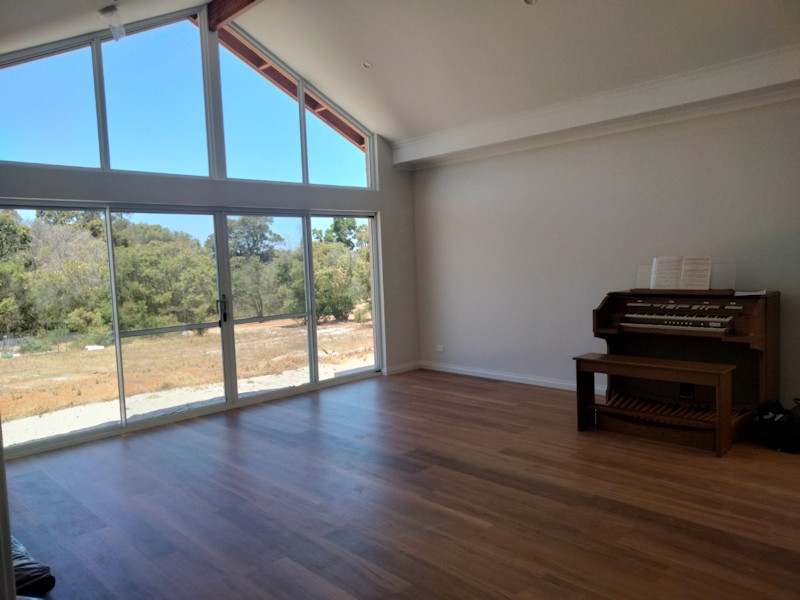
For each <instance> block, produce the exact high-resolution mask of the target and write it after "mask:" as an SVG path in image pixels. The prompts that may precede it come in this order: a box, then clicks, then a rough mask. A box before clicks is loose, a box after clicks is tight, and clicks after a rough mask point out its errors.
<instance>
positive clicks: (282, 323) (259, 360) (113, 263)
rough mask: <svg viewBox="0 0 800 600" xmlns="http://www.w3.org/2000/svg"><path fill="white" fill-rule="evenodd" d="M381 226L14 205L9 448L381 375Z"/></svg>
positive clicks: (7, 335) (0, 291)
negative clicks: (375, 247) (377, 313)
mask: <svg viewBox="0 0 800 600" xmlns="http://www.w3.org/2000/svg"><path fill="white" fill-rule="evenodd" d="M109 217H110V218H109ZM373 226H374V220H373V219H372V218H371V217H364V216H344V215H343V216H313V215H312V216H308V215H306V216H303V215H295V216H290V215H270V214H266V213H257V212H253V213H250V214H235V213H234V214H228V213H226V212H223V211H214V212H208V213H205V214H203V213H199V212H198V213H194V212H137V211H135V210H131V211H128V210H118V209H110V208H106V207H94V208H91V209H69V208H66V207H64V208H57V209H55V208H52V207H50V208H40V209H38V210H37V209H36V208H33V207H30V208H28V207H25V208H19V209H3V210H2V212H0V232H2V236H0V283H2V286H0V327H2V340H0V342H1V343H0V350H1V351H2V358H0V411H2V415H3V431H4V443H5V444H6V445H17V444H24V443H28V442H33V441H37V440H44V439H48V438H52V437H54V436H59V435H64V434H76V433H77V434H79V435H82V434H83V433H86V432H90V431H92V430H95V429H97V428H99V427H116V428H119V427H121V426H122V427H124V426H126V424H127V423H130V422H134V421H137V420H141V419H145V418H153V417H164V416H166V415H169V414H171V413H175V412H178V411H187V410H192V409H198V408H200V407H204V406H208V405H211V404H216V403H223V402H226V401H228V402H230V403H235V402H236V401H237V399H244V398H253V397H255V396H257V395H259V394H264V393H267V392H274V391H275V390H280V389H282V388H288V387H293V386H301V385H307V384H310V383H311V384H313V383H315V382H317V381H322V380H325V379H330V378H332V377H335V376H341V375H347V374H353V373H354V372H360V371H375V370H376V369H377V367H378V362H377V360H376V354H375V348H376V343H375V339H376V338H375V326H374V316H373V315H374V304H373V288H374V284H373V276H374V275H373V273H374V265H373V260H372V240H373ZM108 240H111V247H110V248H109V245H108ZM226 290H227V294H226ZM115 332H116V334H115ZM117 337H118V338H119V339H117ZM120 390H121V392H120Z"/></svg>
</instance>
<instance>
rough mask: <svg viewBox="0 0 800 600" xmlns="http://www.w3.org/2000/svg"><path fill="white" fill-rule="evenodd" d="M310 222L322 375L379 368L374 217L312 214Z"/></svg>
mask: <svg viewBox="0 0 800 600" xmlns="http://www.w3.org/2000/svg"><path fill="white" fill-rule="evenodd" d="M311 225H312V237H313V243H312V249H313V256H314V294H315V300H316V301H315V305H316V318H317V357H318V364H319V378H320V379H330V378H331V377H336V376H338V375H343V374H347V373H351V372H353V371H359V370H362V369H371V368H374V367H375V365H376V359H375V323H374V319H373V315H374V303H373V287H374V286H373V265H372V219H368V218H361V217H346V216H342V217H312V219H311Z"/></svg>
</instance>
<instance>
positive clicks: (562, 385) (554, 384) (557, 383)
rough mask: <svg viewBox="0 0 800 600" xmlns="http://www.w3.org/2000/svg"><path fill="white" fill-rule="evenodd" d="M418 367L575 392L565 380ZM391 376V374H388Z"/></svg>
mask: <svg viewBox="0 0 800 600" xmlns="http://www.w3.org/2000/svg"><path fill="white" fill-rule="evenodd" d="M419 366H420V367H421V368H423V369H430V370H431V371H442V372H444V373H457V374H459V375H471V376H472V377H485V378H487V379H499V380H500V381H512V382H514V383H526V384H528V385H538V386H541V387H548V388H554V389H557V390H571V391H575V390H576V385H575V381H569V380H565V379H550V378H547V377H537V376H535V375H520V374H519V373H508V372H506V371H490V370H488V369H474V368H472V367H462V366H459V365H448V364H445V363H437V362H429V361H421V362H420V363H419ZM390 374H391V373H390ZM594 391H595V394H600V395H602V394H605V393H606V386H605V385H595V386H594Z"/></svg>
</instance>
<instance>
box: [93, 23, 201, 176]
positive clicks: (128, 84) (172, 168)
mask: <svg viewBox="0 0 800 600" xmlns="http://www.w3.org/2000/svg"><path fill="white" fill-rule="evenodd" d="M201 65H202V63H201V57H200V32H199V30H198V28H197V27H196V26H194V25H192V24H191V23H190V22H189V21H181V22H178V23H173V24H171V25H165V26H163V27H157V28H155V29H149V30H147V31H143V32H141V33H137V34H134V35H129V36H127V37H124V38H122V39H121V40H119V41H116V42H114V41H109V42H105V43H104V44H103V75H104V79H105V91H106V105H107V112H108V142H109V149H110V155H111V167H112V168H114V169H126V170H130V171H147V172H154V173H176V174H183V175H208V150H207V147H206V125H205V100H204V91H203V74H202V66H201Z"/></svg>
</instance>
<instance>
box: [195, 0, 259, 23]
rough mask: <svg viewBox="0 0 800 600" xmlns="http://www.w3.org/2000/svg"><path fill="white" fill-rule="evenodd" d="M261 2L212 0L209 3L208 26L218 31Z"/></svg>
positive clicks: (252, 0)
mask: <svg viewBox="0 0 800 600" xmlns="http://www.w3.org/2000/svg"><path fill="white" fill-rule="evenodd" d="M259 2H261V0H211V2H209V3H208V28H209V29H210V30H211V31H217V30H218V29H219V28H220V27H224V26H225V25H227V24H228V23H230V22H231V21H233V20H234V19H235V18H236V17H238V16H239V15H241V14H242V13H244V12H245V11H248V10H250V9H251V8H253V6H255V5H256V4H258V3H259Z"/></svg>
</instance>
